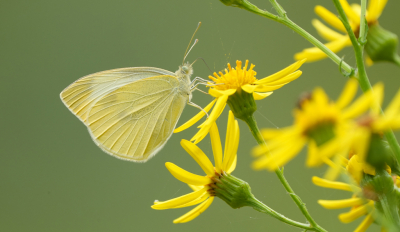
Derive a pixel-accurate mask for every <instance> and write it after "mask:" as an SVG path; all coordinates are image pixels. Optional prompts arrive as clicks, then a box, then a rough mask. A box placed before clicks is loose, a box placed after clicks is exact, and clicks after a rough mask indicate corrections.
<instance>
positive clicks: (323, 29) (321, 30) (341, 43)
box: [294, 0, 387, 64]
mask: <svg viewBox="0 0 400 232" xmlns="http://www.w3.org/2000/svg"><path fill="white" fill-rule="evenodd" d="M340 3H341V5H342V7H343V9H344V11H345V13H346V15H347V18H348V19H349V22H350V25H351V28H352V29H353V31H354V34H355V35H356V37H358V34H359V28H360V14H361V7H360V5H358V4H351V5H349V3H348V2H347V0H340ZM386 3H387V0H370V1H369V5H368V8H367V14H366V19H367V22H368V25H369V26H371V25H375V24H378V21H377V20H378V18H379V16H380V15H381V13H382V11H383V9H384V8H385V5H386ZM315 13H316V14H317V15H318V16H319V17H321V18H322V19H323V20H324V21H325V22H326V23H328V24H329V25H331V26H332V27H333V28H335V29H337V30H339V31H341V32H342V33H345V34H342V33H338V32H336V31H334V30H332V29H331V28H329V27H327V26H325V25H324V24H323V23H322V22H320V21H319V20H318V19H314V20H313V21H312V24H313V26H314V27H315V29H317V32H318V34H319V35H320V36H321V37H323V38H324V39H326V40H327V41H329V42H328V43H326V44H325V46H326V47H328V48H329V49H330V50H332V51H333V52H335V53H337V52H339V51H341V50H342V49H343V48H344V47H346V46H351V41H350V38H349V36H348V35H347V32H346V29H345V28H344V26H343V24H342V22H341V21H340V19H339V18H338V17H337V16H336V15H335V14H333V13H332V12H330V11H329V10H327V9H326V8H325V7H323V6H319V5H318V6H316V7H315ZM294 57H295V59H296V60H302V59H304V58H307V62H313V61H318V60H321V59H324V58H326V57H327V56H326V54H325V53H324V52H323V51H321V50H320V49H319V48H317V47H313V48H307V49H304V50H303V51H302V52H299V53H297V54H295V56H294ZM367 62H368V63H369V64H372V60H371V59H367Z"/></svg>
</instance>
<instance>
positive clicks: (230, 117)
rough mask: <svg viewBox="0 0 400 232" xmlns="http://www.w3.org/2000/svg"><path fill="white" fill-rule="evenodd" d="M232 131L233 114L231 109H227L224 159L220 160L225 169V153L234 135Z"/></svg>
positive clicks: (233, 126)
mask: <svg viewBox="0 0 400 232" xmlns="http://www.w3.org/2000/svg"><path fill="white" fill-rule="evenodd" d="M234 131H235V116H234V115H233V112H232V110H229V114H228V125H227V127H226V135H225V147H224V159H223V161H222V169H225V167H226V162H227V161H228V160H227V155H228V154H229V149H230V147H231V143H232V141H233V139H232V137H233V136H234V134H233V132H234Z"/></svg>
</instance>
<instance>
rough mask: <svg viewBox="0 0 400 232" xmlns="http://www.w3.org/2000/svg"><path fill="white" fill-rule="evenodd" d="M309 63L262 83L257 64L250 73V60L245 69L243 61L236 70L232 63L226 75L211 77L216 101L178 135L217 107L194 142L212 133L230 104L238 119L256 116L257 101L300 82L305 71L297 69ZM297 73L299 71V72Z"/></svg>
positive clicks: (295, 64) (251, 67)
mask: <svg viewBox="0 0 400 232" xmlns="http://www.w3.org/2000/svg"><path fill="white" fill-rule="evenodd" d="M305 61H306V60H305V59H303V60H300V61H298V62H296V63H294V64H292V65H290V66H288V67H287V68H285V69H283V70H281V71H279V72H277V73H275V74H272V75H270V76H268V77H265V78H263V79H260V80H258V79H257V78H256V74H257V73H256V72H255V71H254V70H253V68H254V67H255V65H253V64H251V65H250V68H249V69H248V70H247V68H248V65H249V61H248V60H246V63H245V65H244V67H243V69H242V62H241V61H236V69H235V68H232V67H231V65H230V64H229V63H228V69H225V73H222V72H219V75H218V74H217V73H214V76H210V79H211V80H212V81H213V82H210V83H209V84H210V89H209V94H210V95H211V96H213V97H215V99H214V100H213V101H212V102H211V103H210V104H208V105H207V106H206V107H205V108H204V111H201V112H199V113H198V114H197V115H196V116H194V117H193V118H192V119H190V120H189V121H187V122H186V123H184V124H183V125H182V126H180V127H178V128H176V129H175V130H174V133H177V132H180V131H183V130H185V129H187V128H189V127H190V126H192V125H194V124H195V123H196V122H198V121H199V120H200V119H201V118H202V117H204V116H205V112H208V111H209V110H210V109H211V108H212V107H213V105H214V104H215V106H214V108H213V110H212V112H211V113H210V115H209V117H208V118H207V119H206V120H205V121H204V122H203V123H202V124H201V125H200V126H199V128H200V130H199V131H198V132H197V133H196V134H195V135H194V136H193V138H192V139H191V141H194V143H196V144H197V143H198V142H200V141H201V140H202V139H203V138H204V137H205V136H206V135H207V134H208V132H209V131H210V128H211V126H212V125H213V123H214V122H215V121H216V120H217V118H218V117H219V116H220V114H221V113H222V111H223V110H224V108H225V106H226V103H228V104H229V106H230V108H231V110H232V111H233V113H234V115H235V117H237V118H240V119H243V118H242V117H244V116H243V115H246V116H247V115H252V114H253V113H254V111H255V110H256V109H257V106H256V104H255V102H254V100H261V99H264V98H266V97H268V96H269V95H271V94H272V91H274V90H276V89H279V88H281V87H282V86H284V85H286V84H287V83H289V82H291V81H293V80H295V79H297V78H298V77H299V76H300V75H301V74H302V72H301V71H300V70H297V69H299V68H300V66H301V65H302V64H303V63H304V62H305ZM296 70H297V71H296Z"/></svg>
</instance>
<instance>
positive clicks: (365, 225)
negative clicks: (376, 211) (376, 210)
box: [354, 214, 374, 232]
mask: <svg viewBox="0 0 400 232" xmlns="http://www.w3.org/2000/svg"><path fill="white" fill-rule="evenodd" d="M373 222H374V218H373V217H372V214H368V215H367V216H366V217H365V218H364V220H363V221H362V222H361V223H360V225H359V226H358V227H357V228H356V229H355V230H354V232H365V231H366V230H367V229H368V227H369V226H370V225H371V224H372V223H373Z"/></svg>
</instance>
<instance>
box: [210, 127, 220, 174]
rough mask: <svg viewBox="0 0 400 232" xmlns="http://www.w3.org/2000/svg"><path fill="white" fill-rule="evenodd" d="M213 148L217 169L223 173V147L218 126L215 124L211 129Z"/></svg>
mask: <svg viewBox="0 0 400 232" xmlns="http://www.w3.org/2000/svg"><path fill="white" fill-rule="evenodd" d="M210 139H211V146H212V150H213V154H214V162H215V169H216V171H217V172H218V173H221V169H222V145H221V138H220V136H219V132H218V127H217V124H216V123H215V122H214V123H213V125H212V126H211V129H210Z"/></svg>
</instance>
